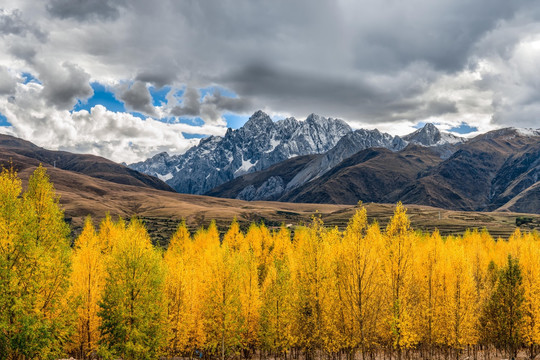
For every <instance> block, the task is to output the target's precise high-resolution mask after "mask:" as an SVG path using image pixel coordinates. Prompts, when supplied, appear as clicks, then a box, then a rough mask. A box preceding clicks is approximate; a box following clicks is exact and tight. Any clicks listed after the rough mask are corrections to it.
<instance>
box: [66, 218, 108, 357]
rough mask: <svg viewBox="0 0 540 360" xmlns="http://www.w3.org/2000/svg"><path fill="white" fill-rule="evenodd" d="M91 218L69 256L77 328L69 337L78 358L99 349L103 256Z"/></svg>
mask: <svg viewBox="0 0 540 360" xmlns="http://www.w3.org/2000/svg"><path fill="white" fill-rule="evenodd" d="M99 240H100V239H99V237H98V236H97V234H96V232H95V229H94V226H93V224H92V219H91V218H90V217H88V218H87V219H86V221H85V223H84V228H83V230H82V232H81V234H80V235H79V237H78V238H77V239H76V240H75V250H74V252H73V256H72V262H73V273H72V274H71V290H70V295H71V297H72V298H73V299H75V304H77V307H76V309H77V324H76V331H75V334H74V336H73V338H72V352H74V353H75V354H76V355H77V356H78V357H80V358H83V359H84V358H88V357H89V356H90V355H92V353H94V352H96V351H97V350H98V341H99V327H100V325H101V319H100V318H99V316H98V312H99V302H100V301H101V296H102V294H103V288H104V285H105V261H104V260H105V259H104V258H105V256H104V254H103V253H102V251H103V245H102V244H101V243H100V241H99Z"/></svg>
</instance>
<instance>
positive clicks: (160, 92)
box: [148, 86, 171, 106]
mask: <svg viewBox="0 0 540 360" xmlns="http://www.w3.org/2000/svg"><path fill="white" fill-rule="evenodd" d="M148 91H150V95H152V105H154V106H161V105H162V103H163V104H165V103H167V99H166V96H167V94H168V93H169V91H171V87H170V86H164V87H162V88H161V89H156V88H155V87H153V86H150V87H149V88H148Z"/></svg>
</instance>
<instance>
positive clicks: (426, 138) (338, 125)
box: [129, 111, 465, 200]
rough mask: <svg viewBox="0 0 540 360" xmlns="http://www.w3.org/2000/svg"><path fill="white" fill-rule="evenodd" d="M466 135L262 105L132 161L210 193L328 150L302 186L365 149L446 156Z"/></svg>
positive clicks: (301, 179)
mask: <svg viewBox="0 0 540 360" xmlns="http://www.w3.org/2000/svg"><path fill="white" fill-rule="evenodd" d="M464 141H465V139H464V138H460V137H456V136H454V135H452V134H448V133H441V132H440V131H438V129H437V128H436V127H435V126H433V125H432V124H427V125H426V126H424V127H423V128H422V129H419V130H417V131H416V132H414V133H412V134H410V135H408V136H406V137H403V138H401V137H399V136H392V135H390V134H386V133H381V132H380V131H378V130H364V129H360V130H356V131H353V130H352V129H351V127H350V126H349V125H347V123H345V122H344V121H342V120H339V119H333V118H325V117H322V116H319V115H315V114H311V115H309V116H308V117H307V118H306V119H305V120H304V121H299V120H296V119H295V118H287V119H284V120H279V121H276V122H274V121H272V119H271V118H270V117H269V116H268V115H267V114H265V113H264V112H262V111H257V112H256V113H254V114H253V115H252V116H251V117H250V118H249V120H248V121H247V122H246V123H245V124H244V126H243V127H241V128H240V129H237V130H233V129H228V130H227V133H226V134H225V135H224V136H223V137H220V136H210V137H208V138H205V139H203V140H201V142H200V143H199V144H198V145H197V146H195V147H193V148H191V149H189V150H188V151H187V152H186V153H184V154H182V155H169V154H167V153H160V154H157V155H155V156H154V157H152V158H150V159H147V160H145V161H143V162H139V163H135V164H131V165H129V167H130V168H132V169H135V170H137V171H140V172H143V173H146V174H149V175H153V176H156V177H158V178H160V179H161V180H163V181H165V182H167V184H169V185H170V186H171V187H173V188H174V189H175V190H176V191H178V192H180V193H189V194H205V193H207V192H208V191H211V190H212V189H213V188H215V187H217V186H219V185H221V184H224V183H226V182H228V181H231V180H233V179H235V178H237V177H239V176H242V175H244V174H247V173H252V172H256V171H260V170H264V169H267V168H268V167H270V166H272V165H274V164H277V163H280V162H282V161H285V160H288V159H291V158H293V157H296V156H304V155H313V154H323V156H321V157H319V158H316V159H313V162H312V163H310V164H309V165H308V166H306V168H304V169H303V171H302V172H300V173H299V174H297V178H295V179H293V180H292V182H291V183H289V184H288V185H289V186H291V187H296V186H300V185H302V184H304V183H306V182H308V181H310V180H312V179H314V178H316V177H319V176H321V175H322V174H324V173H325V172H326V171H328V170H330V169H331V168H332V167H334V166H336V165H337V164H338V163H339V162H340V161H342V160H344V159H346V158H347V157H349V156H351V155H353V154H355V153H356V152H358V151H360V150H364V149H368V148H374V147H384V148H387V149H390V150H392V151H399V150H401V149H403V148H405V147H406V146H407V144H409V143H412V144H420V145H423V146H430V147H433V148H434V149H436V151H437V152H438V153H440V156H441V157H448V156H450V155H451V154H452V152H453V150H454V148H455V145H456V144H460V143H463V142H464ZM250 200H254V199H250Z"/></svg>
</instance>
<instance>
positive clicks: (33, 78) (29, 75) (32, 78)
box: [21, 72, 41, 85]
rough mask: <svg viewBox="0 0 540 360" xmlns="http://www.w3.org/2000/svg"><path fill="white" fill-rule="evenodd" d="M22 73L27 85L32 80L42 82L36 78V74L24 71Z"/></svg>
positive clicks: (24, 82) (37, 82)
mask: <svg viewBox="0 0 540 360" xmlns="http://www.w3.org/2000/svg"><path fill="white" fill-rule="evenodd" d="M21 75H22V77H23V79H24V81H23V84H25V85H26V84H28V83H30V82H34V83H36V84H41V81H39V80H38V78H36V77H35V76H34V75H32V74H30V73H27V72H23V73H22V74H21Z"/></svg>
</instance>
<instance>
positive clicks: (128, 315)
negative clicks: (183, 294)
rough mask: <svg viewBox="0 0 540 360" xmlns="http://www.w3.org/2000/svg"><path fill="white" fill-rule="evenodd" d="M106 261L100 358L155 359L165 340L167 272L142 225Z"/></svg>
mask: <svg viewBox="0 0 540 360" xmlns="http://www.w3.org/2000/svg"><path fill="white" fill-rule="evenodd" d="M116 240H117V242H116V243H115V244H113V246H112V249H111V254H110V255H109V257H108V259H107V265H106V280H105V287H104V292H103V297H102V301H101V302H100V304H99V306H100V308H101V310H100V312H99V316H100V317H101V327H100V330H101V349H100V351H101V354H102V355H103V356H104V357H106V358H107V357H113V356H114V357H121V358H122V359H125V360H129V359H154V358H156V357H157V355H158V353H159V351H160V348H161V347H162V346H163V343H164V340H165V329H166V325H165V324H166V322H165V311H164V293H165V291H164V275H165V272H164V269H163V264H162V256H161V253H160V252H158V251H157V250H156V249H154V248H153V247H152V244H151V242H150V238H149V236H148V234H147V232H146V230H145V228H144V226H143V225H142V223H141V222H140V221H139V220H136V219H133V220H132V221H131V222H130V224H129V226H128V227H127V228H126V229H125V230H124V232H123V236H120V237H119V238H118V239H116Z"/></svg>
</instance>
